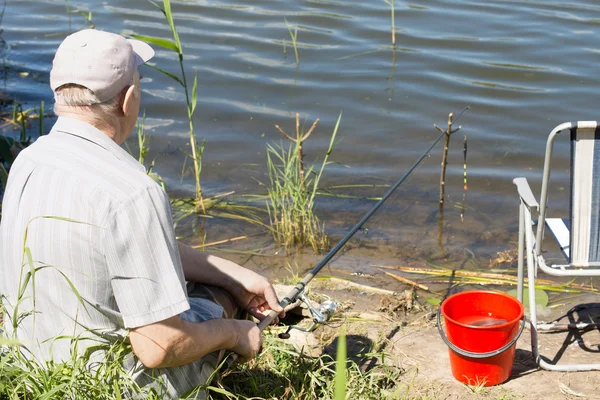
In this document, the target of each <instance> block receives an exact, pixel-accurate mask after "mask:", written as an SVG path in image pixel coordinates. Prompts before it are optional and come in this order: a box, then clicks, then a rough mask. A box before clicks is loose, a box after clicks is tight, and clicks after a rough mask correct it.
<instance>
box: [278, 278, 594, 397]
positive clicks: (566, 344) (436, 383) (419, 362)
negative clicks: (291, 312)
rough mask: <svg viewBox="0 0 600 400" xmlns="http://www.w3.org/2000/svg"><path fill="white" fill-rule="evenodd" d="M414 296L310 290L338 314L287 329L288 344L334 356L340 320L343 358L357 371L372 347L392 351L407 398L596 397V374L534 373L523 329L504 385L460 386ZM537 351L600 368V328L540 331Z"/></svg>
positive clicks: (427, 312)
mask: <svg viewBox="0 0 600 400" xmlns="http://www.w3.org/2000/svg"><path fill="white" fill-rule="evenodd" d="M311 285H312V284H311ZM412 293H413V292H412V291H406V292H404V293H400V294H397V295H394V296H386V295H382V294H379V293H365V292H364V291H361V290H360V289H359V288H358V289H357V288H343V289H341V290H340V288H339V287H338V288H331V286H330V285H329V286H323V285H321V287H319V285H318V284H317V285H314V286H313V288H312V295H311V296H312V298H314V299H316V300H317V301H318V300H319V299H323V298H325V297H329V298H331V299H334V300H336V301H338V302H340V303H341V306H340V309H341V311H340V312H338V315H337V317H336V318H334V319H333V320H332V321H331V322H330V324H329V325H328V326H321V327H319V328H318V329H317V330H315V331H314V332H312V333H309V334H306V333H302V332H300V331H296V330H292V331H291V334H292V336H291V338H290V339H288V341H289V342H291V343H293V344H295V345H296V346H299V347H304V351H311V352H312V353H313V354H315V355H317V354H319V353H320V352H322V351H327V352H334V351H335V350H334V349H335V340H334V338H335V337H336V336H337V334H338V332H339V327H340V326H341V325H342V324H343V323H344V322H345V323H346V324H347V327H348V328H347V329H348V333H347V340H348V356H349V357H352V358H353V359H354V360H355V361H357V362H358V363H359V365H361V367H363V368H370V367H372V366H373V365H374V364H373V363H374V360H373V359H369V358H366V359H365V358H364V357H361V356H359V354H364V353H366V352H368V351H369V350H373V349H375V350H383V351H385V352H387V353H389V354H391V357H390V358H389V359H388V360H387V362H388V363H393V364H394V365H396V366H397V367H398V368H402V370H403V371H405V373H404V374H403V376H404V378H405V379H404V380H403V381H402V382H398V385H401V386H403V387H406V393H407V396H406V398H418V399H420V398H424V399H498V400H500V399H503V400H508V399H600V379H599V378H600V372H598V371H595V372H594V371H592V372H571V373H566V372H551V371H545V370H541V369H539V368H537V367H536V364H535V362H534V360H533V357H532V353H531V336H530V331H529V329H528V327H527V328H526V329H525V330H524V331H523V334H522V335H521V337H520V338H519V340H518V342H517V350H516V356H515V361H514V364H513V370H512V375H511V377H510V379H509V380H508V381H507V382H505V383H503V384H501V385H497V386H493V387H470V386H467V385H464V384H462V383H460V382H458V381H457V380H455V379H454V378H453V376H452V374H451V370H450V360H449V354H448V348H447V346H446V345H445V343H444V342H443V341H442V339H441V338H440V335H439V332H438V330H437V327H436V323H435V313H434V307H430V306H429V305H428V304H425V305H423V304H422V303H423V302H420V301H418V300H417V299H415V298H414V294H412ZM415 300H417V301H415ZM581 300H583V301H584V302H589V303H593V302H596V303H597V302H598V301H599V300H600V298H598V297H595V298H594V297H589V298H583V299H582V298H580V299H579V300H577V301H581ZM596 305H598V304H596ZM564 306H565V307H563V308H562V309H560V310H558V309H557V310H554V311H553V314H554V315H552V316H550V315H546V316H545V317H546V318H544V320H551V319H553V318H556V317H557V316H558V314H561V313H565V311H564V309H565V308H568V307H569V306H570V305H568V304H565V305H564ZM564 315H569V314H568V313H565V314H564ZM571 317H572V318H574V320H575V321H578V320H590V319H594V321H595V322H598V319H597V317H598V316H597V315H590V314H583V313H581V315H576V314H575V315H574V316H573V315H571ZM306 322H307V321H304V322H303V323H302V325H306ZM561 322H565V321H561ZM566 322H568V321H566ZM332 340H333V343H332ZM326 343H329V345H325V344H326ZM540 351H541V354H542V356H544V357H546V358H547V359H548V360H558V362H559V363H564V362H571V363H573V362H575V363H597V364H600V330H599V329H598V328H594V329H592V330H589V331H587V332H585V333H584V334H581V335H580V334H575V333H573V332H571V333H569V332H568V331H567V332H559V333H546V334H542V335H541V337H540Z"/></svg>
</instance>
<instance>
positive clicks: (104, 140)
mask: <svg viewBox="0 0 600 400" xmlns="http://www.w3.org/2000/svg"><path fill="white" fill-rule="evenodd" d="M52 131H60V132H63V133H67V134H69V135H73V136H78V137H81V138H83V139H86V140H89V141H90V142H92V143H95V144H97V145H98V146H100V147H102V148H103V149H105V150H107V151H108V152H109V153H111V154H112V155H113V156H114V157H116V158H118V159H119V160H121V161H122V162H124V163H125V164H127V165H128V166H130V167H131V168H134V169H137V170H138V171H140V172H143V173H146V168H145V167H144V166H143V165H142V164H140V163H139V162H138V161H137V160H136V159H135V158H133V157H132V156H131V155H130V154H129V153H128V152H126V151H125V150H123V149H122V148H121V146H119V145H118V144H117V143H115V142H114V141H113V140H112V139H111V138H109V137H108V136H107V135H106V134H105V133H104V132H102V131H101V130H99V129H98V128H96V127H94V126H92V125H90V124H88V123H87V122H83V121H80V120H77V119H72V118H67V117H58V119H57V121H56V123H55V124H54V126H53V127H52ZM52 131H51V132H50V134H52Z"/></svg>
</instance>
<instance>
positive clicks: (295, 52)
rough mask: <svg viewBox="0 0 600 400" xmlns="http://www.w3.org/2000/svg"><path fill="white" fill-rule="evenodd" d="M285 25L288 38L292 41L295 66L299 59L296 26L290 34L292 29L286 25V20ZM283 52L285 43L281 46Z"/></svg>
mask: <svg viewBox="0 0 600 400" xmlns="http://www.w3.org/2000/svg"><path fill="white" fill-rule="evenodd" d="M284 20H285V25H286V26H287V28H288V32H289V34H290V38H291V39H292V46H293V47H294V54H295V55H296V64H298V65H299V64H300V57H298V26H295V27H294V32H292V27H291V25H290V24H289V23H288V21H287V19H285V18H284ZM283 52H284V54H285V43H284V45H283Z"/></svg>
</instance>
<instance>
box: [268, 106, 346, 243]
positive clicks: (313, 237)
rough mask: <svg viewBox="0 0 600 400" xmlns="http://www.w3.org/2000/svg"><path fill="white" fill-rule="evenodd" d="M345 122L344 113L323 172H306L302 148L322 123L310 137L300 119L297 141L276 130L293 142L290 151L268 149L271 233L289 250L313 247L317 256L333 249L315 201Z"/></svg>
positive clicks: (277, 147)
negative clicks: (307, 246)
mask: <svg viewBox="0 0 600 400" xmlns="http://www.w3.org/2000/svg"><path fill="white" fill-rule="evenodd" d="M341 118H342V114H341V113H340V116H339V117H338V120H337V122H336V124H335V128H334V130H333V133H332V135H331V139H330V141H329V148H328V149H327V152H326V153H325V156H324V157H323V162H322V164H321V167H320V168H319V169H317V168H316V167H315V165H312V166H311V167H310V168H308V170H305V166H304V161H303V157H304V154H303V153H302V144H303V142H304V141H305V140H306V139H307V138H308V136H309V135H310V134H311V133H312V132H313V131H314V127H315V126H316V124H317V122H318V120H317V121H316V122H315V123H314V124H313V126H312V128H311V129H310V130H309V131H308V132H307V133H303V132H301V130H300V123H299V115H297V116H296V138H295V139H294V138H292V137H291V136H289V135H287V134H286V133H285V132H284V131H283V130H282V129H281V128H279V127H278V126H276V127H277V128H278V130H279V131H280V132H281V133H282V134H283V135H284V136H286V137H287V138H288V139H290V140H291V141H292V143H290V145H289V146H288V147H287V149H286V148H285V147H284V146H283V144H281V145H279V146H272V145H268V146H267V167H268V173H269V185H268V187H267V190H268V194H269V201H268V202H267V211H268V213H269V220H270V223H271V226H270V231H271V233H272V234H273V238H274V239H275V241H276V242H277V243H278V244H280V245H282V246H284V247H285V248H286V249H290V248H292V247H295V246H306V245H310V246H311V247H312V248H313V250H314V251H315V252H319V251H320V250H321V249H324V248H326V247H327V246H328V245H329V240H328V238H327V235H326V234H325V229H324V226H323V224H322V223H321V221H320V220H319V218H318V217H317V216H316V214H315V212H314V210H315V197H316V195H317V189H318V186H319V182H320V180H321V177H322V176H323V171H324V170H325V167H326V166H327V165H328V163H329V162H328V159H329V156H330V155H331V153H332V151H333V149H334V147H335V143H336V142H335V138H336V135H337V131H338V128H339V124H340V121H341Z"/></svg>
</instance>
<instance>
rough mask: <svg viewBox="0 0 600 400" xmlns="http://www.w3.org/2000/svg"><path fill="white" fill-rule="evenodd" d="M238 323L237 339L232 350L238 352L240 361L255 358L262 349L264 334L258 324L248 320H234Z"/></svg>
mask: <svg viewBox="0 0 600 400" xmlns="http://www.w3.org/2000/svg"><path fill="white" fill-rule="evenodd" d="M233 321H234V322H235V324H236V327H237V329H236V334H237V341H236V343H235V345H234V346H233V347H231V348H230V350H231V351H233V352H235V353H237V354H238V355H239V356H240V358H238V360H237V361H238V362H246V361H249V360H251V359H253V358H254V357H255V356H256V355H257V354H258V353H260V351H261V349H262V335H261V334H260V329H258V326H257V325H256V324H255V323H254V322H252V321H248V320H233Z"/></svg>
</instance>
